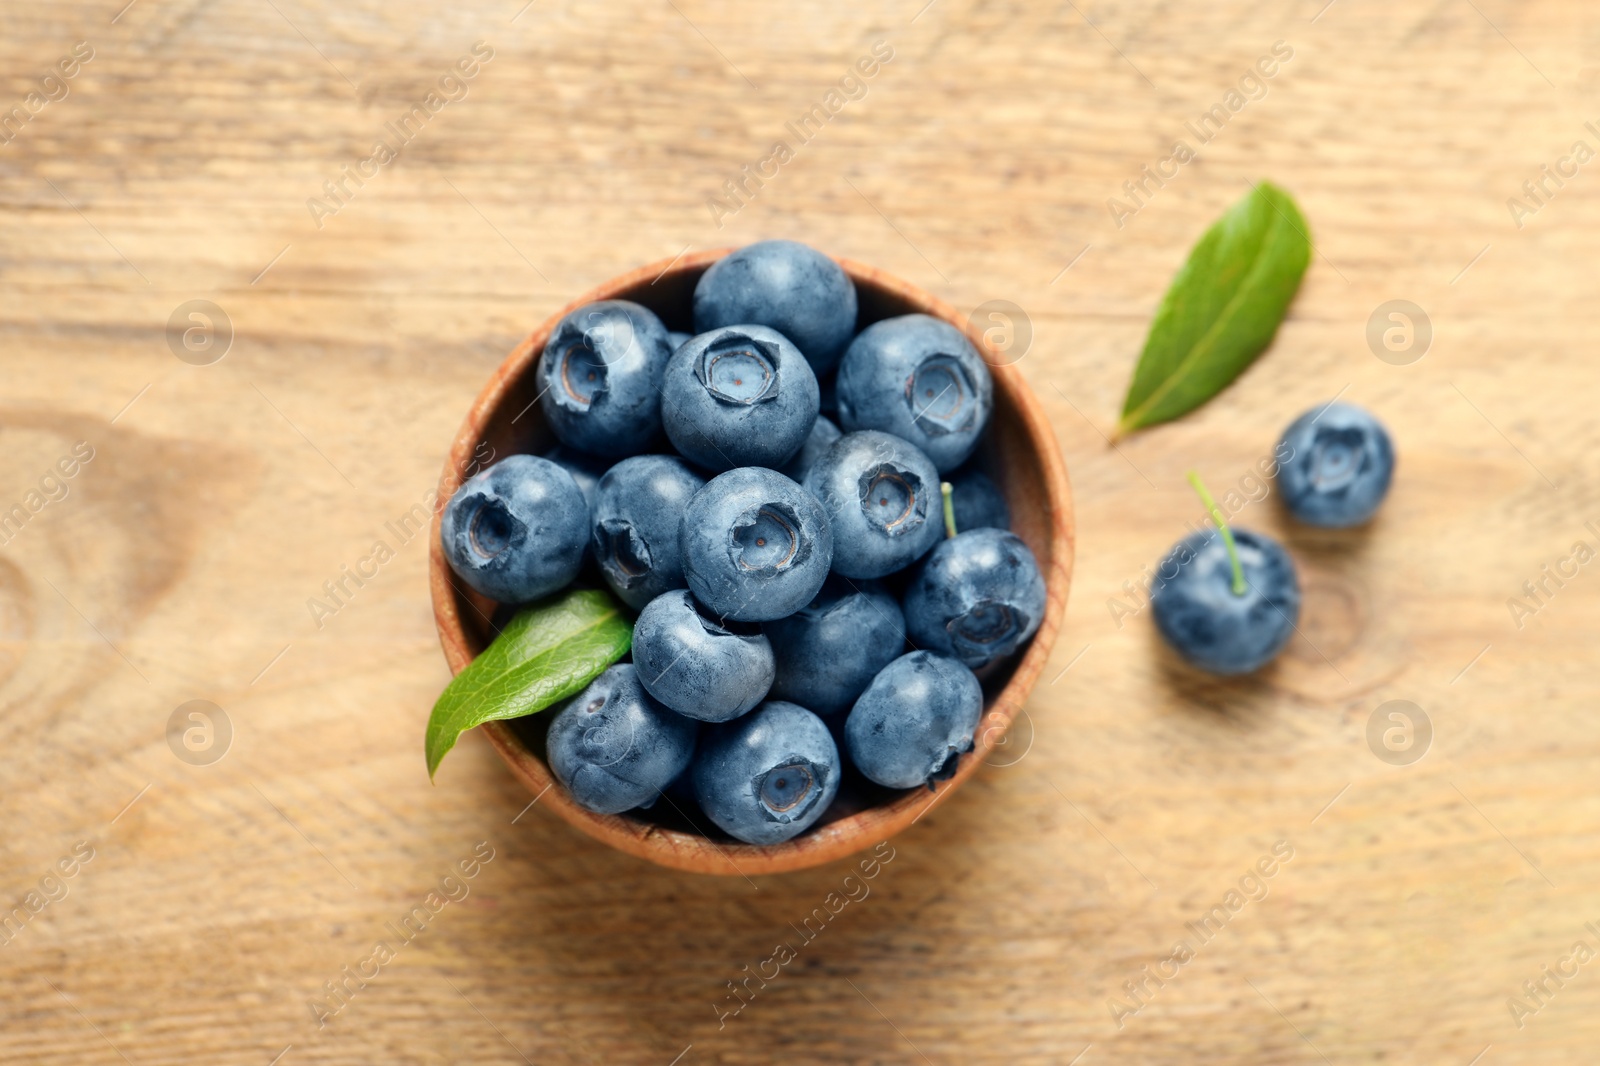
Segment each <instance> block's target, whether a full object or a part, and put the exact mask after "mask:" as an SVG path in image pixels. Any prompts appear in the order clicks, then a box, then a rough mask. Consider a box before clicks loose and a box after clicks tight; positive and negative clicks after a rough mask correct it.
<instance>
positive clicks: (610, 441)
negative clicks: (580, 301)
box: [538, 300, 672, 459]
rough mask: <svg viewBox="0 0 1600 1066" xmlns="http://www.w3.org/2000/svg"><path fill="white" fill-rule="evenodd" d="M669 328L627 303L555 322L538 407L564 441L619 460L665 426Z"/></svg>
mask: <svg viewBox="0 0 1600 1066" xmlns="http://www.w3.org/2000/svg"><path fill="white" fill-rule="evenodd" d="M671 355H672V346H671V342H669V341H668V340H667V328H666V327H665V326H663V325H662V324H661V320H660V319H659V318H657V317H656V316H655V315H654V313H652V312H651V311H650V310H649V309H647V308H644V307H641V306H639V305H638V304H636V303H631V302H629V301H627V300H602V301H600V302H599V303H592V304H586V305H584V306H583V307H580V308H578V309H577V310H576V311H573V312H572V313H571V314H569V315H567V317H565V318H563V319H562V320H561V321H560V323H558V324H557V326H556V328H555V332H553V333H552V334H551V335H550V342H549V343H548V344H546V345H545V349H544V354H543V355H542V356H541V357H540V359H539V371H538V373H539V388H540V389H541V390H542V391H541V392H540V394H539V409H540V410H541V411H542V412H544V416H545V420H546V421H548V422H549V423H550V428H551V429H553V430H555V433H556V436H558V437H560V438H561V442H562V443H563V444H566V445H568V446H570V447H573V448H577V449H578V450H580V451H585V452H592V453H594V454H596V455H604V456H609V457H611V458H616V459H620V458H622V457H624V456H628V455H637V454H638V453H639V452H642V451H644V449H645V448H646V447H647V446H648V445H649V444H650V442H651V440H652V439H653V438H654V437H655V435H656V433H657V431H659V430H660V428H661V376H662V374H663V373H664V372H665V371H666V368H667V360H668V359H669V358H670V357H671Z"/></svg>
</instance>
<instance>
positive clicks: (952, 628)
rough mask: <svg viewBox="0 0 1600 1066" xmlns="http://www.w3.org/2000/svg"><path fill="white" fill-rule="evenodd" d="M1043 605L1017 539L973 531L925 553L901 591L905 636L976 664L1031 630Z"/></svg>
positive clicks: (1032, 567) (1029, 555) (1030, 561)
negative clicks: (904, 596) (924, 557)
mask: <svg viewBox="0 0 1600 1066" xmlns="http://www.w3.org/2000/svg"><path fill="white" fill-rule="evenodd" d="M1044 607H1045V590H1044V578H1043V576H1042V575H1040V573H1039V564H1038V563H1037V562H1036V561H1035V560H1034V558H1033V552H1031V551H1029V550H1028V546H1027V545H1026V544H1024V543H1022V539H1021V538H1020V537H1018V536H1017V535H1016V534H1014V533H1007V532H1006V531H1004V530H1000V529H974V530H970V531H968V532H965V533H961V534H958V535H957V536H955V537H954V538H951V539H949V540H942V541H940V542H939V544H938V546H937V547H935V548H934V549H933V551H932V552H931V553H929V555H928V559H927V561H926V562H925V563H923V564H922V569H921V570H919V571H918V572H917V576H916V577H915V578H914V579H913V580H912V582H911V587H910V588H909V589H907V590H906V598H905V613H906V634H907V636H909V637H910V638H911V643H912V645H913V646H914V647H919V648H925V649H928V650H930V651H935V652H938V653H939V654H940V655H948V656H951V657H952V658H955V659H959V660H960V661H961V662H963V663H965V664H966V665H967V666H969V667H971V668H972V669H974V670H976V669H978V668H979V667H981V666H985V665H987V664H989V663H991V662H994V661H996V660H998V659H1001V658H1003V657H1005V656H1007V655H1010V654H1011V653H1012V652H1014V651H1016V650H1017V648H1018V647H1019V646H1021V644H1022V643H1023V641H1025V640H1027V639H1028V638H1029V637H1031V636H1033V634H1034V633H1035V632H1037V631H1038V629H1039V623H1040V622H1041V621H1043V620H1044Z"/></svg>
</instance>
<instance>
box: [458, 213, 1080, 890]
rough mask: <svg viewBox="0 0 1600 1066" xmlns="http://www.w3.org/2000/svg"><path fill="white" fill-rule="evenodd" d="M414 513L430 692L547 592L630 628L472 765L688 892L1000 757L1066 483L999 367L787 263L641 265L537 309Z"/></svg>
mask: <svg viewBox="0 0 1600 1066" xmlns="http://www.w3.org/2000/svg"><path fill="white" fill-rule="evenodd" d="M485 455H488V456H491V457H492V458H491V459H490V460H488V461H489V463H490V465H488V466H487V467H486V468H483V469H477V465H478V464H476V463H475V460H479V461H480V462H481V461H482V458H483V457H484V456H485ZM474 470H476V472H473V473H472V474H471V476H470V477H467V476H465V475H466V474H467V473H468V472H470V471H474ZM440 489H441V491H440V499H441V500H445V501H448V502H446V503H445V504H444V506H443V507H442V508H441V509H439V510H438V511H437V512H436V515H435V526H434V536H433V537H432V542H431V547H430V562H429V572H430V584H431V590H432V596H433V605H434V614H435V618H436V621H437V624H438V629H439V633H440V639H441V642H442V644H443V646H444V651H445V656H446V659H447V660H448V662H449V665H450V668H451V671H452V672H453V673H457V674H459V673H460V672H461V671H462V670H463V669H465V668H466V667H467V665H468V664H469V663H471V662H472V660H473V659H474V658H475V657H476V656H477V655H479V654H480V653H482V652H483V651H484V649H485V648H486V647H488V646H489V644H490V643H491V641H492V640H493V639H494V637H495V635H496V633H497V632H498V631H499V627H500V626H501V625H503V624H504V623H505V621H506V619H507V618H509V617H510V614H511V612H513V611H514V610H515V609H516V608H517V607H518V606H519V605H522V604H526V603H529V602H532V601H537V600H540V599H541V598H542V597H547V596H550V595H553V594H556V593H558V592H560V591H562V590H565V589H572V588H591V589H601V590H605V591H606V593H608V594H609V595H611V596H614V597H615V598H616V600H617V601H619V602H620V604H621V605H623V607H624V608H625V614H626V616H627V617H628V619H629V622H630V623H631V625H632V640H631V649H630V651H629V653H628V655H627V656H625V657H624V658H623V659H622V661H620V662H617V663H615V664H614V665H612V666H610V667H609V668H607V669H606V670H605V671H604V672H603V673H601V674H600V675H599V676H598V677H596V678H595V679H594V680H593V681H592V682H590V683H589V684H588V685H587V687H585V688H584V689H583V690H582V691H581V692H578V693H577V694H576V695H574V696H572V697H571V698H569V699H567V700H565V701H564V702H562V703H560V704H558V705H556V706H552V707H550V708H548V709H546V710H544V711H542V712H540V713H537V714H531V715H528V716H526V717H521V718H514V719H510V720H507V721H494V722H488V723H486V724H485V725H484V726H483V728H484V730H485V731H486V733H487V735H488V737H489V740H490V742H491V743H492V745H493V746H494V748H495V749H496V751H497V752H499V754H500V755H501V757H502V758H503V759H504V760H505V762H506V763H507V765H508V766H509V767H510V768H511V770H512V772H513V773H514V774H515V775H516V776H517V777H518V778H519V779H520V780H521V781H522V782H523V783H524V784H525V785H526V786H527V788H528V789H529V790H530V792H531V793H532V794H533V795H534V796H536V797H543V802H542V806H544V807H546V808H549V809H553V810H554V811H555V812H556V813H557V814H558V815H559V816H560V817H562V818H564V819H565V820H566V821H568V822H570V823H571V824H573V825H574V826H576V827H577V828H579V829H581V830H582V831H584V832H585V833H588V834H589V835H590V836H593V837H595V838H597V839H599V840H601V841H604V842H606V843H608V844H610V845H612V846H614V847H616V848H618V849H620V850H622V851H624V852H627V853H629V854H632V855H635V856H639V857H642V858H646V859H649V860H652V861H654V862H657V863H661V864H663V865H666V866H672V867H677V868H680V869H686V870H692V871H698V872H705V873H715V874H754V873H773V872H780V871H785V870H794V869H800V868H804V867H808V866H814V865H817V864H820V863H824V862H829V861H832V860H834V859H838V858H841V857H844V856H847V855H849V854H851V853H853V852H856V851H858V850H861V849H863V848H869V847H871V846H873V845H874V844H876V843H878V842H880V841H882V840H884V839H886V838H887V837H889V836H891V835H892V834H894V833H896V832H898V831H900V830H902V829H904V828H906V827H907V826H908V825H910V824H911V823H912V822H913V821H915V820H917V819H918V818H920V817H921V816H922V814H923V813H924V812H925V811H926V810H927V809H928V808H929V807H930V806H931V805H932V804H933V803H936V802H940V801H942V799H943V797H945V796H947V795H948V794H949V793H950V792H952V791H954V790H955V789H956V788H957V787H959V786H960V785H961V784H962V783H963V782H964V781H965V780H966V779H967V778H969V777H970V776H971V775H972V774H973V773H974V772H975V771H976V769H977V767H978V765H979V764H980V763H981V762H982V761H983V760H984V758H985V757H986V756H987V755H988V754H989V753H990V752H991V751H992V750H993V749H994V747H995V746H996V745H997V744H1000V743H1003V742H1004V738H1005V735H1006V731H1007V729H1008V727H1009V726H1010V724H1011V722H1012V720H1013V718H1014V717H1015V716H1016V714H1017V713H1018V712H1019V711H1020V710H1021V708H1022V705H1023V702H1024V701H1025V699H1026V698H1027V695H1028V693H1029V691H1030V689H1031V688H1032V687H1033V684H1034V682H1035V681H1036V679H1037V678H1038V676H1039V673H1040V671H1041V670H1042V668H1043V666H1044V662H1045V660H1046V658H1047V657H1048V655H1049V653H1050V648H1051V645H1052V644H1053V642H1054V640H1055V636H1056V631H1057V628H1058V627H1059V625H1060V622H1061V616H1062V612H1063V610H1064V609H1065V604H1066V599H1067V589H1068V583H1069V580H1070V576H1071V571H1072V558H1073V525H1072V501H1071V491H1070V489H1069V487H1068V483H1067V475H1066V468H1065V465H1064V462H1063V460H1062V457H1061V452H1060V449H1059V447H1058V446H1057V444H1056V441H1055V437H1054V434H1053V432H1052V430H1051V428H1050V426H1049V423H1048V421H1047V420H1046V418H1045V416H1044V414H1043V412H1042V411H1041V409H1040V407H1039V405H1038V402H1037V400H1036V399H1035V398H1034V397H1033V395H1032V393H1031V392H1030V391H1029V389H1028V387H1027V385H1026V383H1025V381H1024V379H1023V377H1022V375H1021V373H1020V371H1019V370H1018V369H1017V368H1016V367H1015V366H1014V365H1011V360H1009V359H1008V358H1007V357H1006V356H1005V354H1004V353H1001V352H998V351H995V350H993V349H991V348H989V347H988V345H987V342H986V340H985V338H984V337H983V335H982V334H981V333H979V332H978V330H976V329H975V328H974V327H973V326H971V325H970V324H969V323H968V322H967V321H966V319H965V318H964V316H962V315H960V314H958V313H957V312H956V310H955V309H954V308H953V307H951V306H949V305H948V304H945V303H943V302H942V301H940V300H938V299H936V298H934V297H933V296H931V295H929V294H928V293H926V292H924V291H922V290H921V289H919V288H917V287H915V286H912V285H910V284H908V283H906V282H904V281H901V280H899V279H897V278H894V277H892V276H890V275H888V274H885V273H883V272H881V271H879V270H876V269H874V268H872V267H868V266H863V265H861V264H857V263H853V262H850V261H848V260H836V259H833V258H830V257H828V256H826V255H824V254H822V253H820V252H818V251H816V250H814V249H812V248H809V247H807V246H805V245H803V244H799V243H796V242H793V241H783V240H773V241H762V242H760V243H757V244H753V245H749V246H747V247H745V248H742V249H738V250H730V249H723V250H717V251H706V252H699V253H694V254H691V255H687V256H683V257H680V258H679V259H676V260H673V261H671V262H665V263H657V264H653V265H650V266H646V267H642V268H640V269H638V270H635V271H633V272H631V273H628V274H625V275H623V276H621V277H618V278H615V279H613V280H612V281H609V282H607V283H605V284H603V285H601V286H599V287H597V288H596V289H595V290H593V291H592V292H590V293H588V294H586V295H584V296H583V297H581V298H580V299H578V300H576V301H575V302H573V303H572V304H571V305H569V306H568V307H567V308H565V309H564V310H562V311H561V312H560V313H558V314H556V315H553V316H552V317H551V318H550V319H549V320H548V321H546V322H545V323H544V324H543V325H542V326H540V327H539V328H538V329H536V330H535V331H534V332H533V333H532V334H531V335H530V336H529V337H528V338H527V339H526V340H524V341H523V342H522V343H521V344H520V345H518V347H517V348H516V349H515V350H514V351H512V352H511V354H510V355H509V356H507V358H506V359H505V361H504V362H503V363H502V364H501V366H500V368H499V369H498V370H497V371H496V372H495V374H494V376H493V377H492V378H491V379H490V381H489V383H488V384H487V385H486V386H485V388H484V389H483V391H482V392H481V393H480V394H479V396H478V398H477V400H476V401H475V402H474V403H473V405H472V408H471V410H470V411H469V412H468V414H467V417H466V419H465V421H464V422H463V424H462V426H461V429H460V431H459V433H458V434H457V436H456V438H455V440H454V442H453V444H452V446H451V450H450V455H449V458H448V459H447V461H446V465H445V470H444V474H443V477H442V480H441V486H440Z"/></svg>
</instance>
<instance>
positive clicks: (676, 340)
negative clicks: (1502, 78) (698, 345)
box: [667, 329, 692, 351]
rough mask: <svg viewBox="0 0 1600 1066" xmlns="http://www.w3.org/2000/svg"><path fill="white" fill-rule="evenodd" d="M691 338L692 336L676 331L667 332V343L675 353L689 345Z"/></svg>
mask: <svg viewBox="0 0 1600 1066" xmlns="http://www.w3.org/2000/svg"><path fill="white" fill-rule="evenodd" d="M691 336H692V334H688V333H679V332H678V331H677V330H675V329H669V330H667V343H668V344H670V345H672V350H673V351H677V350H678V349H679V348H682V347H683V346H684V345H685V344H688V343H689V338H690V337H691Z"/></svg>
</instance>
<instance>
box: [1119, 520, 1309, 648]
mask: <svg viewBox="0 0 1600 1066" xmlns="http://www.w3.org/2000/svg"><path fill="white" fill-rule="evenodd" d="M1233 539H1234V541H1235V543H1236V544H1237V545H1238V550H1239V563H1240V566H1241V567H1242V569H1243V570H1244V579H1245V591H1244V594H1243V595H1237V596H1236V595H1234V592H1233V564H1232V562H1231V561H1230V560H1229V558H1228V549H1227V546H1226V545H1225V544H1224V543H1223V541H1222V538H1221V537H1220V536H1218V535H1217V533H1216V532H1215V531H1214V530H1213V531H1207V532H1200V533H1191V534H1190V535H1189V536H1187V537H1185V538H1184V539H1183V540H1180V541H1179V542H1178V543H1177V544H1175V545H1174V546H1173V548H1172V551H1171V552H1169V553H1168V554H1167V557H1166V558H1165V559H1163V560H1162V561H1161V567H1160V570H1159V572H1158V574H1157V577H1156V581H1155V584H1154V587H1153V588H1152V589H1151V593H1150V606H1151V609H1152V611H1153V612H1154V613H1155V619H1156V627H1157V628H1158V629H1159V630H1160V631H1161V635H1162V637H1164V638H1165V639H1166V641H1167V643H1168V644H1170V645H1171V646H1172V649H1173V650H1174V651H1176V652H1177V653H1178V654H1179V655H1181V656H1182V657H1183V658H1184V659H1186V660H1188V661H1189V662H1190V663H1192V664H1193V665H1195V666H1198V667H1199V668H1200V669H1202V670H1207V671H1210V672H1211V673H1213V674H1221V675H1223V676H1224V677H1229V676H1233V675H1236V674H1248V673H1250V672H1251V671H1252V670H1258V669H1260V668H1261V667H1263V666H1265V665H1266V664H1267V663H1269V662H1271V661H1272V659H1273V658H1274V657H1275V656H1277V654H1278V653H1279V652H1280V651H1282V650H1283V646H1284V645H1285V644H1287V643H1288V642H1289V637H1290V636H1291V635H1293V633H1294V626H1295V623H1296V622H1297V621H1298V620H1299V618H1300V582H1299V581H1298V580H1297V579H1296V577H1295V572H1294V562H1293V560H1291V559H1290V558H1289V553H1288V552H1286V551H1284V550H1283V546H1282V545H1280V544H1279V543H1278V542H1277V541H1275V540H1273V539H1272V538H1271V537H1268V536H1264V535H1263V534H1260V533H1254V532H1251V531H1250V530H1248V529H1235V530H1233Z"/></svg>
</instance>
